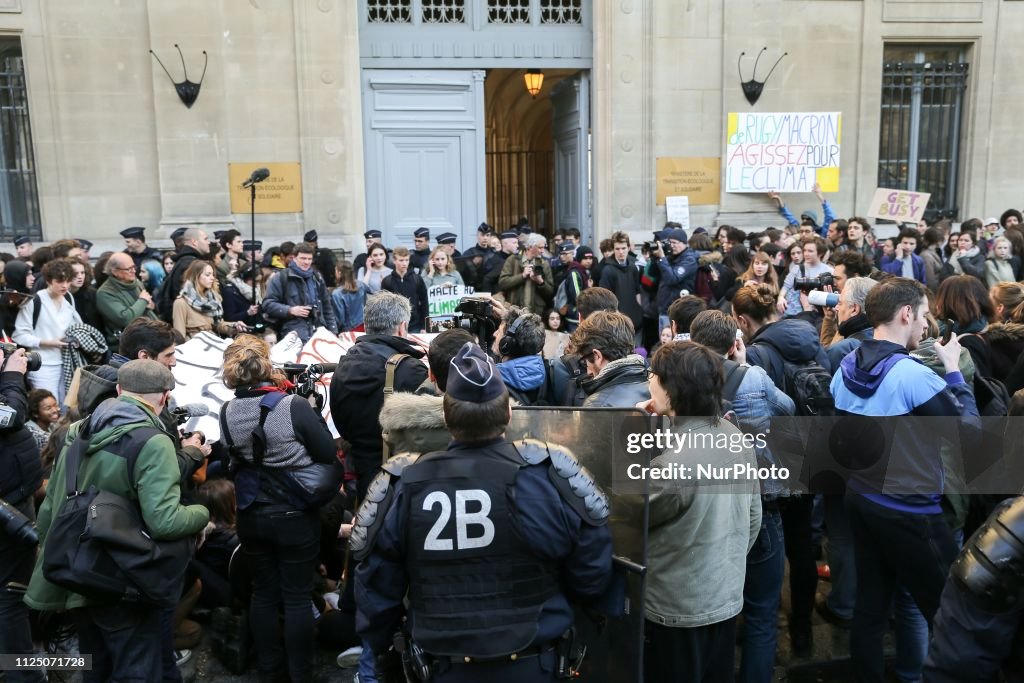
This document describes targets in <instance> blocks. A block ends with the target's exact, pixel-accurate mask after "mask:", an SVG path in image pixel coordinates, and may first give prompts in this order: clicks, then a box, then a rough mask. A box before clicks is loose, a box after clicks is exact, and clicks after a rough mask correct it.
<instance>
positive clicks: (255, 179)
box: [242, 168, 270, 187]
mask: <svg viewBox="0 0 1024 683" xmlns="http://www.w3.org/2000/svg"><path fill="white" fill-rule="evenodd" d="M269 177H270V169H269V168H257V169H256V170H255V171H253V172H252V175H251V176H249V179H248V180H246V181H245V182H244V183H242V187H252V186H253V185H255V184H256V183H262V182H263V181H264V180H266V179H267V178H269Z"/></svg>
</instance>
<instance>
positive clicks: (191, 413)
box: [171, 403, 210, 422]
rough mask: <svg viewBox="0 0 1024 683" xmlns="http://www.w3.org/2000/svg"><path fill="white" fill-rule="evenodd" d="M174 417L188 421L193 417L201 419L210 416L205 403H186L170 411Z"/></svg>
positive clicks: (208, 408)
mask: <svg viewBox="0 0 1024 683" xmlns="http://www.w3.org/2000/svg"><path fill="white" fill-rule="evenodd" d="M171 414H172V415H174V417H176V418H178V419H179V420H181V421H183V422H184V421H185V420H190V419H192V418H193V417H203V416H204V415H209V414H210V407H209V406H208V405H206V404H205V403H186V404H185V405H183V406H178V407H177V408H175V409H174V410H172V411H171Z"/></svg>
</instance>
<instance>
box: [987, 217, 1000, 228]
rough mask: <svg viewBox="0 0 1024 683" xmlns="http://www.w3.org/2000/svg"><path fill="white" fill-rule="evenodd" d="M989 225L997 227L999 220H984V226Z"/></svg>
mask: <svg viewBox="0 0 1024 683" xmlns="http://www.w3.org/2000/svg"><path fill="white" fill-rule="evenodd" d="M989 225H999V219H998V218H986V219H985V223H984V226H985V227H988V226H989Z"/></svg>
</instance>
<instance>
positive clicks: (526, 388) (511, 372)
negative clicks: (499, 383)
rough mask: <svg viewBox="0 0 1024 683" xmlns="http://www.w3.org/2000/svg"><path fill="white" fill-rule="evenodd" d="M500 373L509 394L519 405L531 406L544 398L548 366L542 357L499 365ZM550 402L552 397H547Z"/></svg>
mask: <svg viewBox="0 0 1024 683" xmlns="http://www.w3.org/2000/svg"><path fill="white" fill-rule="evenodd" d="M498 372H500V373H501V378H502V379H503V380H504V381H505V386H506V387H507V388H508V393H509V394H510V395H511V396H512V398H513V399H515V400H516V401H517V402H518V403H521V404H523V405H531V404H534V403H536V402H537V400H538V399H540V398H542V393H543V391H544V385H545V382H546V380H547V365H546V363H545V362H544V359H543V358H542V357H540V356H520V357H519V358H512V359H511V360H507V361H505V362H503V363H498ZM546 398H547V399H548V400H550V399H551V397H546Z"/></svg>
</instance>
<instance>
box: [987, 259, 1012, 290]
mask: <svg viewBox="0 0 1024 683" xmlns="http://www.w3.org/2000/svg"><path fill="white" fill-rule="evenodd" d="M1016 281H1017V278H1016V277H1015V276H1014V273H1013V264H1012V263H1011V262H1010V261H1009V260H1005V259H997V258H990V259H986V260H985V284H986V285H987V286H988V287H995V286H996V285H997V284H999V283H1000V282H1016Z"/></svg>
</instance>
